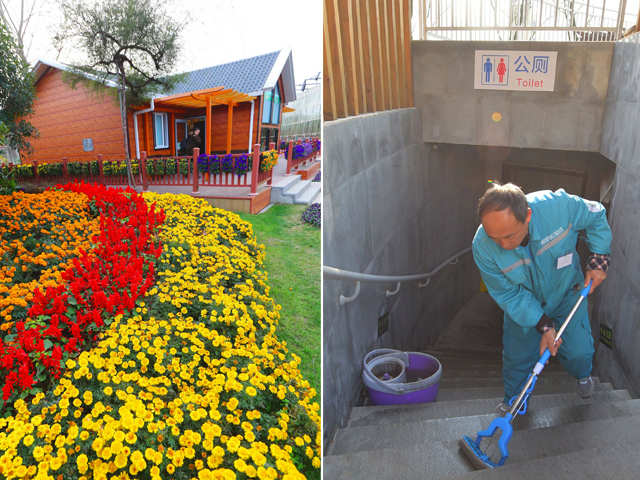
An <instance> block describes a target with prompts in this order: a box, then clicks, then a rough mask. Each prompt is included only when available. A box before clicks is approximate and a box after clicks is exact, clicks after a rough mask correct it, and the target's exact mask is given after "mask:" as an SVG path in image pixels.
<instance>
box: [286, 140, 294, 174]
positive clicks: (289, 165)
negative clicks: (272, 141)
mask: <svg viewBox="0 0 640 480" xmlns="http://www.w3.org/2000/svg"><path fill="white" fill-rule="evenodd" d="M292 167H293V142H292V141H291V140H289V146H288V147H287V175H289V174H290V173H291V168H292Z"/></svg>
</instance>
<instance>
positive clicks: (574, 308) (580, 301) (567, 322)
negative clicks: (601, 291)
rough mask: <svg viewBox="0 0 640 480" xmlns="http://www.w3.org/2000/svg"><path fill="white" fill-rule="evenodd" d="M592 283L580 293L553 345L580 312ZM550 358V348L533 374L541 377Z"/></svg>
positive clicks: (545, 351)
mask: <svg viewBox="0 0 640 480" xmlns="http://www.w3.org/2000/svg"><path fill="white" fill-rule="evenodd" d="M592 283H593V280H591V281H590V282H589V285H587V286H586V287H584V288H583V289H582V292H580V297H579V298H578V301H577V302H576V304H575V305H574V306H573V308H572V309H571V312H570V313H569V315H568V316H567V319H566V320H565V321H564V323H563V324H562V326H561V327H560V330H558V333H556V338H555V339H554V340H553V343H555V342H557V341H558V340H559V339H560V337H561V336H562V334H563V333H564V331H565V330H566V328H567V326H568V325H569V322H570V321H571V319H572V318H573V315H574V313H576V310H578V307H579V306H580V304H581V303H582V300H584V299H585V298H586V296H587V295H589V290H591V284H592ZM550 356H551V352H550V351H549V349H548V348H545V350H544V352H543V354H542V356H541V357H540V360H538V363H536V366H535V367H534V369H533V373H535V374H536V375H540V372H542V369H543V368H544V364H545V363H547V360H549V357H550Z"/></svg>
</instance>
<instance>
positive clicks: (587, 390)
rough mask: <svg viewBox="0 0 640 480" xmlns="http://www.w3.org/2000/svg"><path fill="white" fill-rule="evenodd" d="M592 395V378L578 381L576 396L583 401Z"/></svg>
mask: <svg viewBox="0 0 640 480" xmlns="http://www.w3.org/2000/svg"><path fill="white" fill-rule="evenodd" d="M592 393H593V378H591V376H589V377H586V378H580V379H579V380H578V395H580V397H581V398H584V399H585V400H586V399H588V398H591V394H592Z"/></svg>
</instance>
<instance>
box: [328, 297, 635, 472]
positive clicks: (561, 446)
mask: <svg viewBox="0 0 640 480" xmlns="http://www.w3.org/2000/svg"><path fill="white" fill-rule="evenodd" d="M487 298H488V296H487V295H486V294H479V295H478V296H476V297H475V298H474V299H472V300H471V302H469V305H468V308H465V309H463V311H461V312H460V314H459V315H458V316H456V318H455V319H454V321H452V322H451V324H450V326H449V328H448V331H447V332H445V334H443V335H442V336H441V338H440V339H439V341H438V342H436V344H435V345H434V346H433V347H432V348H427V349H425V351H427V352H428V353H431V354H432V355H434V356H435V357H436V358H438V359H439V360H440V362H441V364H442V378H441V381H440V389H439V392H438V398H437V401H436V402H433V403H428V404H416V405H401V406H398V405H396V406H371V405H364V406H358V407H354V408H353V409H352V411H351V416H350V418H349V421H348V423H347V425H346V426H345V428H343V429H341V430H339V431H338V432H337V433H336V435H335V437H334V440H333V442H332V444H331V445H330V447H329V448H328V451H327V453H326V455H325V457H324V464H323V478H324V479H325V480H333V479H350V480H355V479H376V480H382V479H394V480H396V479H406V480H410V479H416V480H417V479H420V480H425V479H440V478H442V479H458V478H460V479H461V478H465V479H466V478H470V479H471V478H500V479H518V480H521V479H532V480H533V479H536V480H539V479H541V478H553V479H555V480H557V479H571V480H574V479H583V478H593V479H596V478H597V479H602V478H611V479H613V478H615V479H625V478H629V479H631V478H634V479H637V478H640V456H639V455H638V453H637V452H638V446H637V445H638V444H639V443H640V400H634V399H632V398H631V396H630V395H629V393H628V392H627V391H626V390H615V389H613V387H612V385H611V384H609V383H601V382H599V381H598V380H597V379H595V380H596V384H595V389H594V394H593V396H592V398H591V399H590V400H583V399H581V398H580V397H579V396H578V395H577V393H576V380H575V379H574V378H572V377H569V375H567V374H566V373H565V372H564V370H563V369H562V367H561V366H560V363H559V362H558V361H557V360H555V359H552V360H551V361H550V362H549V365H548V366H547V367H546V368H545V370H544V371H543V372H542V374H541V376H540V378H539V380H538V382H537V384H536V388H535V390H534V392H533V394H532V396H531V399H530V405H529V411H528V412H527V414H526V415H524V416H518V417H517V418H516V420H515V422H514V432H513V436H512V437H511V440H510V442H509V444H508V448H509V459H508V460H507V462H506V464H505V465H504V466H503V467H500V468H498V469H495V470H480V471H474V470H473V468H472V466H471V464H470V463H469V462H468V460H467V459H466V457H465V456H464V454H463V453H462V451H461V449H460V446H459V441H460V439H461V438H462V436H463V435H469V436H471V437H473V438H475V434H476V433H477V432H478V431H479V430H484V429H486V428H487V427H488V425H489V424H490V423H491V421H492V420H493V419H494V418H495V417H496V415H497V414H496V413H495V407H496V406H497V405H498V403H500V402H501V401H502V397H503V388H502V372H501V369H502V361H501V354H500V346H499V345H496V344H495V343H494V344H493V345H490V339H491V338H494V339H495V337H496V331H495V329H496V323H497V322H499V320H498V321H496V320H495V316H494V314H495V311H494V312H493V313H492V311H491V310H492V307H491V305H489V303H488V302H490V300H487ZM493 308H494V309H495V306H494V307H493ZM473 311H475V312H476V315H475V316H473V315H471V314H470V313H471V312H473ZM479 311H480V312H483V315H478V314H477V313H478V312H479ZM484 315H489V316H490V317H491V318H490V319H489V318H487V317H485V316H484ZM472 317H473V318H472ZM487 320H490V321H487ZM483 325H484V328H483ZM469 329H473V330H472V331H473V333H474V336H466V337H465V338H466V339H467V341H466V342H460V341H458V342H457V347H455V346H453V339H454V338H455V335H454V334H453V333H452V332H454V331H455V330H458V331H459V332H461V333H462V332H465V331H466V332H469ZM483 448H484V443H483Z"/></svg>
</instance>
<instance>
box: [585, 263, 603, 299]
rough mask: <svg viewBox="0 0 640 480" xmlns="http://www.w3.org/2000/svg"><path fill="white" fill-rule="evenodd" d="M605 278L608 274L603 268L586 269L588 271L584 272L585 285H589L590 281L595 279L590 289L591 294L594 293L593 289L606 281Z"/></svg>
mask: <svg viewBox="0 0 640 480" xmlns="http://www.w3.org/2000/svg"><path fill="white" fill-rule="evenodd" d="M605 278H607V274H606V273H605V272H603V271H602V270H598V269H594V270H587V271H586V273H585V274H584V286H585V287H586V286H587V285H589V282H590V281H591V280H593V285H591V289H590V290H589V295H591V293H593V291H594V290H595V289H596V288H597V287H598V285H600V284H601V283H602V282H604V280H605Z"/></svg>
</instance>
